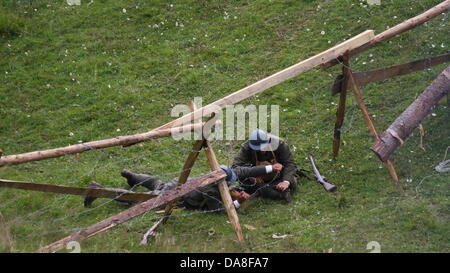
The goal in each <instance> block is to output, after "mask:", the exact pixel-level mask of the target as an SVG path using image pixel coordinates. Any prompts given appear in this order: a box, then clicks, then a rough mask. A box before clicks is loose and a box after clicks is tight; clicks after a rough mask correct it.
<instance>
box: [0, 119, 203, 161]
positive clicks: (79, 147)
mask: <svg viewBox="0 0 450 273" xmlns="http://www.w3.org/2000/svg"><path fill="white" fill-rule="evenodd" d="M198 128H203V124H202V123H200V124H188V125H185V126H181V127H174V128H166V129H162V130H152V131H150V132H147V133H143V134H137V135H129V136H118V137H115V138H110V139H104V140H97V141H91V142H86V143H81V144H75V145H70V146H66V147H61V148H55V149H50V150H43V151H36V152H30V153H24V154H17V155H8V156H3V157H1V158H0V167H1V166H5V165H14V164H21V163H26V162H30V161H36V160H42V159H48V158H54V157H59V156H64V155H68V154H76V153H81V152H84V151H88V150H95V149H102V148H108V147H113V146H120V145H122V146H126V145H128V146H129V145H131V144H136V143H139V142H143V141H147V140H150V139H156V138H160V137H167V136H171V135H172V134H176V133H181V132H187V131H192V130H196V129H198Z"/></svg>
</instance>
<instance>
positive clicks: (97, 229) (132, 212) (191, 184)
mask: <svg viewBox="0 0 450 273" xmlns="http://www.w3.org/2000/svg"><path fill="white" fill-rule="evenodd" d="M226 176H227V175H226V174H225V172H224V171H222V170H218V171H214V172H211V173H208V174H206V175H203V176H200V177H197V178H194V179H191V180H189V181H188V182H186V183H185V184H183V185H181V186H179V187H177V188H175V189H173V190H171V191H167V192H163V193H162V194H160V195H159V196H158V197H156V198H153V199H150V200H147V201H145V202H142V203H139V204H137V205H135V206H133V207H131V208H129V209H127V210H125V211H123V212H121V213H119V214H117V215H114V216H111V217H109V218H107V219H105V220H103V221H101V222H99V223H97V224H94V225H92V226H89V227H87V228H84V229H82V230H80V231H78V232H75V233H73V234H72V235H70V236H67V237H65V238H63V239H61V240H59V241H57V242H54V243H52V244H50V245H47V246H44V247H42V248H40V249H39V250H38V251H37V252H41V253H44V252H56V251H58V250H61V249H63V248H64V247H65V246H66V245H67V243H69V242H71V241H77V242H80V241H82V240H84V239H87V238H89V237H92V236H94V235H97V234H99V233H101V232H104V231H106V230H109V229H111V228H112V227H115V226H117V225H119V224H121V223H124V222H126V221H128V220H130V219H132V218H134V217H136V216H139V215H141V214H143V213H145V212H147V211H150V210H152V209H155V208H157V207H159V206H162V205H164V204H166V203H168V202H170V201H173V200H175V199H177V198H179V197H181V196H183V195H186V194H188V193H189V192H191V191H193V190H195V189H198V188H202V187H205V186H207V185H209V184H211V183H214V182H217V181H220V180H221V179H223V178H225V177H226Z"/></svg>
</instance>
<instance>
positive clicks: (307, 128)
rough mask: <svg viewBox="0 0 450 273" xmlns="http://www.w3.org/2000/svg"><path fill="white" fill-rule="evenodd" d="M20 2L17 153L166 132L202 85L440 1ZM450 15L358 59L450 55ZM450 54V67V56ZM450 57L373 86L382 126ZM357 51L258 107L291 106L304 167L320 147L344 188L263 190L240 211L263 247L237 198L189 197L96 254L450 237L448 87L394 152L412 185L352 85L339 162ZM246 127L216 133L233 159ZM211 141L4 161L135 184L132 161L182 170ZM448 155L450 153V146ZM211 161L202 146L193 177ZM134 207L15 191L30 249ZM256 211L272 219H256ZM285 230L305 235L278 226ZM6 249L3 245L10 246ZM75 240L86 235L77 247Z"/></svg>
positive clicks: (12, 84)
mask: <svg viewBox="0 0 450 273" xmlns="http://www.w3.org/2000/svg"><path fill="white" fill-rule="evenodd" d="M81 2H82V3H81V6H68V5H67V4H66V1H51V0H35V1H31V0H29V1H28V0H27V1H13V0H4V1H2V2H1V4H0V83H1V84H0V148H1V149H3V150H4V155H11V154H16V153H23V152H30V151H35V150H41V149H49V148H54V147H60V146H66V145H69V144H76V143H78V142H87V141H91V140H99V139H105V138H111V137H114V136H117V135H126V134H134V133H141V132H146V131H149V130H150V129H153V128H156V127H158V126H160V125H162V124H164V123H165V122H168V121H170V120H172V119H173V118H172V117H171V116H170V110H171V109H172V107H173V106H174V105H176V104H185V103H186V102H188V101H189V100H192V99H193V98H194V97H198V96H201V97H202V98H203V103H204V105H206V104H207V103H210V102H212V101H215V100H216V99H219V98H221V97H223V96H224V95H227V94H229V93H231V92H234V91H236V90H238V89H240V88H243V87H245V86H246V85H248V84H251V83H253V82H255V81H257V80H259V79H262V78H264V77H265V76H268V75H271V74H273V73H274V72H277V71H279V70H281V69H283V68H285V67H287V66H290V65H292V64H294V63H296V62H298V61H301V60H303V59H306V58H307V57H309V56H312V55H315V54H317V53H320V52H321V51H323V50H326V49H328V48H330V47H332V46H333V45H335V44H337V43H340V42H342V41H343V40H344V39H348V38H350V37H352V36H354V35H357V34H359V33H361V32H363V31H365V30H367V29H373V30H375V32H376V33H380V32H382V31H384V30H386V29H387V28H388V27H392V26H394V25H395V24H398V23H400V22H402V21H404V20H406V19H408V18H410V17H413V16H416V15H418V14H420V13H422V12H423V11H425V10H427V9H429V8H431V7H432V6H434V5H437V4H438V3H439V2H441V1H439V0H395V1H394V0H381V5H380V6H377V5H374V6H368V5H367V3H366V1H356V0H334V1H314V0H282V1H281V0H280V1H276V0H272V1H270V0H255V1H231V0H226V1H225V0H223V1H216V0H211V1H206V0H204V1H202V0H197V1H194V0H186V1H170V2H167V1H148V0H126V1H125V0H120V1H119V0H118V1H106V0H94V1H87V0H82V1H81ZM449 37H450V28H449V21H448V14H445V15H441V16H439V17H436V18H435V19H433V20H431V21H429V22H428V23H426V24H425V25H423V26H420V27H418V28H416V29H414V30H411V31H408V32H406V33H404V34H402V35H400V36H398V37H395V38H393V39H391V40H390V41H389V42H386V43H384V44H382V45H380V46H378V47H376V48H373V49H371V50H369V51H367V52H364V53H362V54H360V55H358V56H357V57H355V58H353V59H352V61H351V64H352V68H353V70H354V71H368V70H371V69H376V68H381V67H385V66H389V65H394V64H401V63H404V62H408V61H412V60H416V59H423V58H426V57H431V56H435V55H438V54H443V53H446V52H448V48H449V46H450V38H449ZM447 65H448V64H447ZM444 68H445V65H440V66H436V67H433V68H431V69H427V70H424V71H421V72H416V73H413V74H410V75H407V76H403V77H399V78H394V79H390V80H387V81H384V82H381V83H377V84H370V85H368V86H366V87H364V88H363V89H362V93H363V96H364V99H365V102H366V104H367V106H368V108H369V111H370V112H371V114H372V115H373V117H374V120H375V123H376V126H377V127H378V129H379V131H380V132H382V131H383V130H384V129H386V128H387V127H388V126H389V125H390V124H391V123H392V121H394V120H395V118H396V117H397V116H398V115H399V114H400V113H401V112H402V111H403V110H404V109H405V108H406V107H407V106H408V105H409V104H410V103H411V102H412V101H413V100H414V99H415V98H416V97H417V96H418V95H419V94H420V93H421V92H422V91H423V90H424V89H425V88H426V87H427V86H428V85H429V84H430V83H431V81H432V80H434V79H435V78H436V77H437V75H439V73H440V72H441V71H442V70H443V69H444ZM340 71H341V68H340V67H339V66H336V67H333V68H330V69H328V70H320V69H314V70H311V71H309V72H307V73H304V74H302V75H300V76H298V77H296V78H294V79H292V80H289V81H287V82H285V83H282V84H280V85H278V86H276V87H273V88H271V89H269V90H267V91H265V92H263V93H261V94H260V95H258V96H255V97H252V98H249V99H247V100H245V101H244V102H243V104H244V105H248V104H255V105H273V104H275V105H280V109H281V112H280V131H281V132H280V136H281V137H282V138H284V139H285V140H286V141H287V142H288V143H289V145H290V147H291V150H292V151H293V152H294V156H295V158H296V160H297V163H298V165H299V166H300V167H303V168H307V169H309V166H308V163H307V160H306V156H307V154H308V153H312V154H313V155H314V156H315V158H316V161H317V164H318V165H319V168H320V169H321V171H322V173H323V175H325V176H327V177H328V179H329V180H330V181H332V182H333V183H334V184H335V185H336V186H337V187H338V190H337V192H336V193H333V194H332V193H327V192H325V191H324V190H323V189H322V188H321V187H320V186H319V185H317V184H315V183H313V182H309V181H306V180H302V181H300V182H301V187H300V190H299V192H298V193H297V194H296V195H295V196H294V200H293V202H292V203H290V204H288V205H285V204H281V203H279V202H274V201H268V200H256V201H255V202H254V203H252V204H251V206H248V207H247V208H245V209H242V210H239V216H240V222H241V225H242V226H243V230H244V233H245V237H246V240H247V242H248V249H245V250H244V249H241V248H240V247H239V245H238V244H237V242H236V236H235V234H234V232H233V230H232V228H231V226H230V224H229V223H227V220H228V218H227V216H226V214H225V213H202V212H195V211H181V212H177V213H176V214H174V217H171V218H170V219H169V221H168V223H167V224H166V225H164V226H163V227H162V228H160V229H159V234H158V236H157V237H156V238H155V239H153V240H152V241H151V242H150V243H149V244H148V245H146V246H140V245H139V241H140V239H141V236H142V234H143V233H144V232H145V231H146V230H147V229H148V228H149V227H150V226H151V224H152V223H153V222H154V220H155V219H157V217H158V216H156V215H155V214H154V212H149V213H146V214H145V215H143V216H140V217H137V218H135V219H133V220H131V221H129V222H127V223H125V224H122V225H120V226H118V227H116V228H114V229H112V230H111V231H108V232H105V233H102V234H99V235H97V236H95V237H92V238H90V239H87V240H85V241H83V242H82V243H81V251H82V252H242V251H249V252H328V251H330V249H332V250H331V251H333V252H369V250H367V249H366V246H367V244H368V243H369V242H371V241H376V242H378V243H379V244H380V245H381V251H382V252H449V250H450V241H449V238H450V234H449V215H450V214H449V208H450V202H449V193H450V191H449V184H448V183H449V181H450V174H449V173H438V172H436V171H435V170H434V166H436V165H437V164H438V163H439V162H441V161H443V160H444V159H445V158H444V156H445V152H446V149H447V147H449V146H450V138H449V137H450V121H449V120H450V113H449V111H450V109H449V106H448V104H447V99H444V100H442V101H441V103H440V104H439V105H438V106H437V107H436V108H435V109H434V111H433V115H430V116H429V117H427V118H426V119H425V120H424V122H423V127H424V128H425V131H426V134H425V137H424V144H425V148H426V151H423V150H422V149H421V148H420V147H419V146H420V145H419V144H420V135H419V133H418V131H417V132H415V133H414V135H413V136H412V137H410V138H409V139H408V141H407V142H406V143H405V145H404V146H402V147H401V148H400V149H398V150H397V151H396V153H395V155H394V157H393V162H394V164H395V166H396V168H397V172H398V175H399V177H400V179H401V182H402V183H403V185H404V192H401V191H400V190H399V189H398V188H397V187H396V186H395V184H394V183H393V182H392V181H391V179H390V176H389V173H388V171H387V169H386V168H385V167H384V165H383V164H382V163H381V162H380V161H379V160H378V159H377V158H376V156H375V155H374V154H373V153H372V152H371V151H370V150H369V147H370V146H371V145H372V143H373V140H372V138H371V136H370V134H369V132H368V129H367V127H365V125H364V120H363V118H362V115H361V113H360V111H359V109H358V107H357V105H356V102H355V99H354V98H353V96H349V97H348V101H347V112H346V119H345V124H344V128H343V129H344V130H345V133H343V135H342V140H343V144H342V146H341V152H340V155H339V157H338V159H337V161H332V160H331V159H332V152H331V147H332V139H333V128H334V120H335V113H336V108H337V102H338V97H332V96H330V88H331V85H332V83H333V81H334V78H335V77H336V76H337V75H338V74H339V73H340ZM241 143H242V141H239V140H235V141H214V142H213V145H214V147H215V150H216V153H217V157H218V159H219V161H220V163H221V164H226V165H229V164H231V162H232V160H233V156H234V155H235V154H236V152H237V151H238V148H239V145H240V144H241ZM192 144H193V141H175V140H173V139H171V138H166V139H160V140H158V141H149V142H145V143H142V144H139V145H135V146H132V147H128V148H120V147H116V148H110V149H104V150H98V151H89V152H85V153H81V154H80V155H79V159H78V160H75V159H74V158H73V156H66V157H60V158H55V159H49V160H44V161H36V162H31V163H26V164H22V165H17V166H7V167H1V168H0V177H1V178H4V179H13V180H22V181H32V182H41V183H51V184H57V185H73V186H82V187H85V186H86V185H87V183H88V182H89V181H93V180H94V181H97V182H98V183H101V184H102V185H105V186H108V187H118V188H123V187H125V183H124V182H125V180H124V179H123V178H122V177H120V175H119V172H120V170H122V169H123V168H129V169H132V170H134V171H137V172H145V173H152V174H154V175H158V176H160V177H161V179H164V180H169V179H171V178H173V177H176V176H177V175H178V174H179V172H180V170H181V167H182V165H183V162H184V160H185V158H186V156H187V154H188V152H189V150H190V149H191V147H192ZM447 158H448V155H447ZM208 171H209V167H208V164H207V161H206V157H205V156H204V155H203V154H202V155H201V156H200V157H199V159H198V160H197V163H196V165H195V167H194V170H193V174H192V175H193V176H197V175H201V174H204V173H206V172H208ZM126 208H127V207H126V206H123V205H120V204H118V203H115V202H112V201H110V200H106V199H99V200H97V201H96V202H95V203H94V207H92V208H90V209H86V208H84V207H83V205H82V198H81V197H79V196H62V195H56V194H50V193H49V194H46V193H37V192H27V191H21V190H14V189H4V188H2V189H0V211H1V212H2V214H3V215H4V217H5V218H6V221H7V223H8V226H9V227H10V230H11V234H12V237H13V238H12V239H13V242H14V248H13V251H14V252H32V251H35V250H37V249H38V248H39V247H40V246H44V245H46V244H49V243H51V242H53V241H55V240H58V239H60V238H63V237H65V236H67V235H69V234H70V233H72V232H74V231H76V230H79V229H81V228H83V227H86V226H89V225H91V224H94V223H96V222H99V221H100V220H102V219H104V218H106V217H108V216H111V215H114V214H117V213H119V212H120V211H122V210H124V209H126ZM244 224H247V225H251V226H253V227H255V228H256V230H249V229H247V228H245V227H244ZM273 234H278V235H289V236H288V237H287V238H286V239H274V238H272V235H273ZM3 251H6V250H5V248H3V249H2V248H0V252H3ZM64 251H68V250H63V251H62V252H64Z"/></svg>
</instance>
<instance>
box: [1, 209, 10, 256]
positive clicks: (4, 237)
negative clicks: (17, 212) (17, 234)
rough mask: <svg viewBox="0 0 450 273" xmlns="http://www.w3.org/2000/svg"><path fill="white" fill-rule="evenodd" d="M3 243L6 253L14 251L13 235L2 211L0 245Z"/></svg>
mask: <svg viewBox="0 0 450 273" xmlns="http://www.w3.org/2000/svg"><path fill="white" fill-rule="evenodd" d="M1 242H3V244H4V248H5V251H6V252H11V251H12V250H13V242H12V239H11V233H10V232H9V228H8V225H7V224H6V221H5V218H4V217H3V214H2V212H1V211H0V243H1Z"/></svg>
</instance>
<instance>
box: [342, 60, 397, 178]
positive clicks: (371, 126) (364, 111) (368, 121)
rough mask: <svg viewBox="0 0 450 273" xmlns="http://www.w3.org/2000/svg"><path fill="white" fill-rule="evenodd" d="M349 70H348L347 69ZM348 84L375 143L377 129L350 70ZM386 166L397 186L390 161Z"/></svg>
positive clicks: (395, 175)
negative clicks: (350, 85)
mask: <svg viewBox="0 0 450 273" xmlns="http://www.w3.org/2000/svg"><path fill="white" fill-rule="evenodd" d="M349 69H350V68H349ZM349 77H350V82H351V84H352V88H353V93H354V94H355V98H356V101H357V102H358V105H359V108H360V109H361V112H362V114H363V117H364V120H365V122H366V125H367V127H369V130H370V133H371V134H372V136H373V138H374V139H375V141H377V140H378V139H379V138H380V137H379V136H378V133H377V129H376V128H375V125H374V124H373V122H372V119H371V117H370V115H369V111H368V110H367V107H366V104H365V103H364V101H363V99H362V96H361V90H360V89H359V86H358V84H357V83H356V81H355V78H354V77H353V75H352V72H351V69H350V73H349ZM386 165H387V167H388V170H389V173H390V174H391V176H392V179H393V180H394V181H395V182H396V183H397V184H399V180H398V176H397V172H396V171H395V168H394V165H393V164H392V162H391V161H390V160H388V161H387V162H386Z"/></svg>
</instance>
